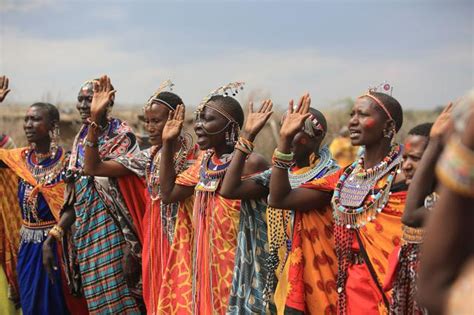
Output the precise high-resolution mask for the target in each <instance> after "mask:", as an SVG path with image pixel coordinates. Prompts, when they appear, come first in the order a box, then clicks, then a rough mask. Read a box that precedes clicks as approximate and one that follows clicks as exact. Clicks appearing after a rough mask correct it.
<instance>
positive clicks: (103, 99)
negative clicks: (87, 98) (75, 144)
mask: <svg viewBox="0 0 474 315" xmlns="http://www.w3.org/2000/svg"><path fill="white" fill-rule="evenodd" d="M114 95H115V90H113V89H112V86H111V84H110V78H108V77H107V76H105V75H104V76H102V77H101V78H100V79H99V82H98V83H96V84H95V85H94V96H93V97H92V103H91V125H90V126H89V130H88V132H87V138H86V142H85V147H86V150H85V156H84V173H85V174H87V175H92V176H106V177H120V176H124V175H130V174H132V171H130V170H129V169H127V168H126V167H125V166H123V165H122V164H120V163H118V162H115V161H102V160H101V158H100V154H99V143H98V142H99V128H98V127H99V126H100V123H101V122H102V120H103V118H104V117H105V115H106V111H107V107H108V106H109V104H110V102H111V101H112V100H113V98H114Z"/></svg>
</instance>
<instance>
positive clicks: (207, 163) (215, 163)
mask: <svg viewBox="0 0 474 315" xmlns="http://www.w3.org/2000/svg"><path fill="white" fill-rule="evenodd" d="M233 155H234V152H232V153H230V154H223V155H222V156H221V157H220V158H218V157H217V156H216V154H215V152H214V151H213V150H208V151H207V152H206V156H205V157H204V163H203V164H202V165H203V167H202V172H201V175H204V177H205V178H209V179H220V178H222V177H224V175H225V172H226V171H227V167H228V166H229V164H230V161H232V156H233Z"/></svg>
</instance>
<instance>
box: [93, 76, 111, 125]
mask: <svg viewBox="0 0 474 315" xmlns="http://www.w3.org/2000/svg"><path fill="white" fill-rule="evenodd" d="M115 92H116V91H115V90H114V89H113V88H112V84H111V83H110V78H109V77H108V76H106V75H103V76H101V77H100V79H99V81H94V96H93V97H92V103H91V115H92V117H93V118H94V117H101V116H102V115H103V114H104V113H105V112H106V110H107V107H108V106H109V105H110V104H111V102H112V101H113V100H114V97H115Z"/></svg>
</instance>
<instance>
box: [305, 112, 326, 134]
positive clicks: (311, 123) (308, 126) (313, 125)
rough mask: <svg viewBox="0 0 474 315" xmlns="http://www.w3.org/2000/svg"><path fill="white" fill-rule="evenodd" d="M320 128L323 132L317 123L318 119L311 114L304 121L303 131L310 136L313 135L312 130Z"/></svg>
mask: <svg viewBox="0 0 474 315" xmlns="http://www.w3.org/2000/svg"><path fill="white" fill-rule="evenodd" d="M315 130H321V131H323V132H324V128H323V126H322V125H321V124H320V123H319V121H318V119H317V118H316V117H315V116H313V115H311V116H309V117H308V118H307V119H306V120H305V121H304V127H303V131H304V132H306V133H307V134H308V135H309V136H310V137H314V136H315V134H314V131H315Z"/></svg>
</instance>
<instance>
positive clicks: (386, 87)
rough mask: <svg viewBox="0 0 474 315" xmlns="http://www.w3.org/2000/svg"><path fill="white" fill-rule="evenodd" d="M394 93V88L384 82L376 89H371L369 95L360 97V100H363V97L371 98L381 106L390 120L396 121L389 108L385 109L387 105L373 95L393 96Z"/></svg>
mask: <svg viewBox="0 0 474 315" xmlns="http://www.w3.org/2000/svg"><path fill="white" fill-rule="evenodd" d="M392 91H393V86H392V85H390V84H389V83H388V82H387V81H384V82H382V83H380V84H379V85H377V86H375V87H369V90H368V91H367V93H366V94H364V95H361V96H359V98H362V97H368V98H371V99H372V100H373V101H374V102H375V103H376V104H377V105H379V106H380V107H381V108H382V109H383V111H384V112H385V114H387V116H388V118H389V119H391V120H394V119H393V118H392V115H391V114H390V112H389V111H388V110H387V107H385V104H384V103H383V102H382V101H381V100H379V99H378V98H377V97H376V96H375V95H374V94H373V93H383V94H387V95H389V96H392Z"/></svg>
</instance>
